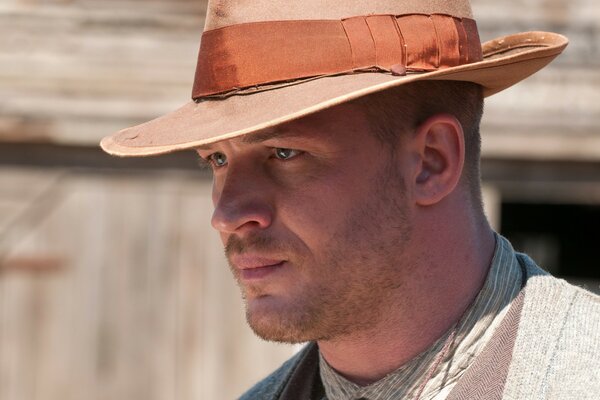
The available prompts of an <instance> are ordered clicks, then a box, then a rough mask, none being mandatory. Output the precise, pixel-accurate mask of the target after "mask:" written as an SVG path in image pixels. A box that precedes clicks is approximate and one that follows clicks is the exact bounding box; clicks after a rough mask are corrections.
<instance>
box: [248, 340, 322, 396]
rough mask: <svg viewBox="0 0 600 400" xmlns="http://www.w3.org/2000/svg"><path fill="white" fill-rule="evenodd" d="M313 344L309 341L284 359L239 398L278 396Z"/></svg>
mask: <svg viewBox="0 0 600 400" xmlns="http://www.w3.org/2000/svg"><path fill="white" fill-rule="evenodd" d="M313 346H315V344H314V343H310V344H308V345H306V346H304V348H302V350H300V351H299V352H298V353H296V354H294V356H292V357H291V358H289V359H288V360H287V361H285V362H284V363H283V364H282V365H281V366H280V367H279V368H277V369H276V370H275V371H273V372H272V373H271V374H270V375H268V376H267V377H266V378H264V379H262V380H261V381H259V382H258V383H256V384H255V385H254V386H253V387H251V388H250V389H249V390H248V391H247V392H245V393H244V394H243V395H242V396H241V397H240V400H259V399H260V400H275V399H277V398H279V396H280V395H281V392H282V391H283V389H284V388H285V385H286V384H287V382H288V381H289V379H290V376H291V375H292V373H293V372H294V371H295V369H296V367H297V366H298V364H299V363H300V361H301V360H302V359H303V358H304V357H305V355H306V354H307V353H308V352H309V351H310V350H311V349H312V348H313Z"/></svg>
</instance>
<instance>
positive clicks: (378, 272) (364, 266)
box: [226, 168, 412, 343]
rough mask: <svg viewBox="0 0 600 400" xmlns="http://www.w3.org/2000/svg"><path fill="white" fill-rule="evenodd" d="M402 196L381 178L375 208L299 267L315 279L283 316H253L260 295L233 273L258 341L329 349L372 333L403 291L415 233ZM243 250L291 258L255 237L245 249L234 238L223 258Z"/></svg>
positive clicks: (355, 212) (359, 213)
mask: <svg viewBox="0 0 600 400" xmlns="http://www.w3.org/2000/svg"><path fill="white" fill-rule="evenodd" d="M404 188H405V185H404V184H403V182H402V179H401V177H399V176H398V175H397V174H395V173H393V172H391V171H389V170H388V169H387V168H386V169H385V170H383V171H382V172H381V173H380V175H379V176H378V177H377V179H375V180H374V188H373V193H374V196H377V194H380V196H379V197H376V198H377V199H378V200H377V201H365V202H364V204H359V205H357V206H356V207H354V208H353V209H352V212H351V213H349V215H348V218H347V219H346V221H345V223H343V224H342V225H341V226H340V227H339V228H338V229H337V230H336V231H335V232H334V234H333V235H331V237H330V241H329V242H328V243H327V244H325V245H324V246H322V248H323V249H327V250H328V251H327V253H326V254H323V255H321V256H320V257H315V260H312V259H311V260H306V259H304V260H303V262H300V263H298V264H295V265H294V267H296V268H299V269H303V268H304V269H310V271H312V274H313V278H314V279H313V282H311V286H309V287H306V288H305V289H304V291H303V293H302V296H301V297H300V298H295V299H291V300H290V301H288V302H286V303H285V305H284V306H282V307H281V308H280V309H277V307H276V306H275V307H274V308H272V309H271V310H270V312H267V313H265V312H256V311H255V310H253V308H252V307H251V306H250V304H249V300H248V298H249V297H252V298H254V299H255V298H257V297H260V296H261V295H262V293H261V290H262V287H261V286H258V285H256V286H254V285H252V284H246V285H244V284H242V283H241V282H240V279H239V276H238V273H237V271H236V270H235V268H233V267H232V272H233V274H234V276H235V278H236V281H237V282H238V286H239V287H240V290H241V292H242V297H243V298H244V300H245V303H246V320H247V322H248V324H249V326H250V327H251V329H252V330H253V331H254V333H255V334H256V335H257V336H259V337H261V338H262V339H265V340H268V341H275V342H283V343H302V342H307V341H331V340H336V339H338V338H341V337H348V336H349V335H355V334H357V333H358V334H360V333H361V332H369V331H370V330H372V329H373V328H374V327H375V326H376V325H377V324H378V323H379V322H381V320H382V319H385V318H386V313H385V310H386V309H388V307H389V306H390V303H391V298H392V297H397V294H398V292H399V291H401V290H402V289H401V287H402V280H400V279H394V277H397V276H398V272H399V270H400V269H402V268H403V266H402V260H401V258H402V257H401V255H402V253H403V252H404V247H405V246H406V244H407V242H408V240H409V239H410V236H411V231H412V228H411V223H410V221H409V218H408V215H407V206H406V202H405V198H404V190H405V189H404ZM372 199H373V198H371V200H372ZM246 248H252V249H253V250H275V249H276V250H284V251H292V252H293V250H294V249H293V248H290V247H289V244H287V243H281V242H277V240H275V239H273V238H271V237H266V236H255V237H252V238H250V239H249V240H246V241H245V242H242V241H241V240H240V239H238V238H236V237H234V236H232V237H230V241H228V243H227V246H226V254H231V253H232V252H234V251H235V252H240V251H244V249H246ZM317 260H320V261H317ZM309 263H310V265H309ZM317 275H318V276H317Z"/></svg>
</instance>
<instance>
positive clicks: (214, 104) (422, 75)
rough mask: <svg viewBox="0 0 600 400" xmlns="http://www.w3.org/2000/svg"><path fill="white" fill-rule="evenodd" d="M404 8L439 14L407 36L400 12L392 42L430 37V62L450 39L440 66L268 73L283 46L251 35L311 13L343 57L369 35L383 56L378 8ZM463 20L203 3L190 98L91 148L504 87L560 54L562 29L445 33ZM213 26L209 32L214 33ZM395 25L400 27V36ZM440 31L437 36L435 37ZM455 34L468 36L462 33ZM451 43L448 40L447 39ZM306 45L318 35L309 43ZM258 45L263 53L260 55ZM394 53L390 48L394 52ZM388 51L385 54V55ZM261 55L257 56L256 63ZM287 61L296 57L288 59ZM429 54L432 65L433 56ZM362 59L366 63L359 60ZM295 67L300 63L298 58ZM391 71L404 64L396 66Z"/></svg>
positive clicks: (455, 14) (366, 7) (454, 8)
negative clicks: (214, 89)
mask: <svg viewBox="0 0 600 400" xmlns="http://www.w3.org/2000/svg"><path fill="white" fill-rule="evenodd" d="M410 15H430V17H429V18H430V19H431V20H432V21H433V20H435V19H437V20H438V21H441V22H439V24H437V25H436V23H435V21H433V22H434V24H433V25H432V27H431V28H429V23H426V25H427V29H428V30H426V34H425V35H421V34H419V35H415V34H414V32H413V29H414V27H415V26H417V27H421V28H422V27H423V26H424V25H423V20H422V19H419V18H409V19H406V21H408V20H410V23H408V24H407V23H404V26H403V27H401V28H402V29H401V31H400V32H399V33H398V35H399V37H400V40H401V41H403V40H406V41H405V42H403V43H401V45H402V46H405V47H406V48H410V47H411V43H412V42H410V41H411V40H413V39H412V38H411V35H412V36H427V35H429V36H430V38H429V39H430V41H432V40H436V41H437V46H438V49H437V50H435V51H437V52H438V56H437V57H438V59H437V62H438V64H439V63H440V60H441V59H442V58H443V57H442V55H441V52H442V51H441V50H440V49H442V47H441V46H446V47H448V46H450V47H451V46H458V47H461V52H462V53H461V54H460V55H454V59H452V57H450V58H447V59H445V61H444V62H446V63H449V65H437V66H436V65H434V66H433V67H435V68H429V69H428V70H427V69H424V70H422V71H421V70H419V68H418V67H419V64H417V65H416V67H417V68H413V69H412V70H411V69H410V66H409V68H408V69H409V73H408V74H406V75H404V76H397V75H402V74H392V73H390V72H391V71H390V70H391V68H389V62H388V64H386V66H385V67H379V66H378V67H377V68H363V69H361V68H354V69H352V68H350V69H349V70H341V71H337V70H336V69H335V68H333V69H332V71H333V72H332V73H324V74H317V76H310V75H309V76H303V74H304V73H305V72H306V71H308V72H307V73H311V71H313V70H312V69H308V70H306V71H305V70H303V69H300V70H298V71H296V70H295V68H296V67H297V66H296V65H292V66H291V67H290V66H289V65H287V62H286V63H282V64H281V65H277V64H276V63H274V65H273V66H272V69H273V71H269V70H268V68H269V63H268V61H269V59H270V58H269V57H268V56H270V55H272V56H273V57H274V58H273V59H276V58H277V57H279V59H281V60H286V56H287V55H286V54H285V49H284V52H283V53H281V54H277V53H278V52H279V51H280V50H279V48H280V47H282V46H279V45H277V46H275V47H274V48H273V47H271V48H269V47H268V46H267V47H264V46H263V47H262V48H261V47H260V46H259V43H260V42H263V41H266V42H268V41H269V40H270V39H272V36H271V37H269V34H270V32H277V34H278V35H279V34H281V33H283V35H281V36H283V38H282V39H280V41H281V40H283V41H284V42H282V43H286V42H285V40H289V41H290V43H293V41H294V40H296V42H304V38H302V37H295V36H294V35H289V37H286V35H285V34H286V33H288V32H299V33H298V35H301V34H303V33H304V32H308V33H309V34H312V33H313V32H315V31H319V29H320V28H321V26H325V25H318V23H319V21H338V22H339V21H342V25H341V28H339V27H338V26H337V25H335V24H334V25H331V24H329V23H328V24H327V27H328V28H327V29H329V28H330V27H332V28H331V29H329V30H330V33H329V36H327V38H328V39H331V38H333V39H335V40H338V37H337V36H339V35H338V33H339V32H343V33H344V34H345V35H346V37H347V39H348V41H349V42H348V43H349V44H348V45H349V46H350V47H351V50H352V57H353V61H356V58H360V57H362V54H363V53H364V49H365V48H366V47H369V46H370V45H369V43H371V42H369V40H371V41H372V44H373V45H374V46H375V47H377V46H379V47H378V48H376V49H375V53H377V52H379V54H383V53H382V49H384V50H385V51H386V52H389V51H391V50H389V48H390V45H389V44H390V42H391V39H389V37H388V36H389V35H387V32H392V31H391V29H393V25H390V24H389V22H388V20H386V19H385V18H379V17H378V16H397V17H400V18H399V19H398V21H405V19H403V18H404V16H410ZM431 15H436V16H449V17H450V20H443V19H439V18H437V17H431ZM472 18H473V15H472V12H471V7H470V3H469V2H468V1H465V0H458V1H449V0H445V1H433V0H423V1H422V0H410V1H398V0H377V1H370V2H369V1H348V2H339V1H320V0H307V1H304V2H286V3H283V2H273V1H265V0H252V1H250V0H241V1H223V0H212V1H209V4H208V9H207V15H206V22H205V29H204V34H203V38H204V39H205V41H206V43H205V46H207V44H208V42H209V39H208V38H209V36H210V35H211V34H212V35H213V39H214V38H215V37H216V39H214V40H213V41H214V43H213V44H212V46H213V47H211V49H212V50H213V52H212V54H210V57H209V55H208V53H207V52H206V51H205V52H204V53H203V51H202V50H203V49H202V44H201V51H200V54H199V63H198V68H197V71H196V76H195V78H196V81H195V85H194V93H195V94H194V97H195V98H196V100H197V101H198V100H200V101H198V102H195V101H191V102H189V103H187V104H185V105H184V106H183V107H181V108H180V109H178V110H175V111H173V112H171V113H168V114H166V115H164V116H161V117H159V118H156V119H154V120H152V121H148V122H146V123H144V124H141V125H137V126H134V127H131V128H128V129H124V130H122V131H119V132H117V133H115V134H113V135H110V136H107V137H106V138H104V139H103V140H102V142H101V146H102V148H103V149H104V150H105V151H107V152H108V153H110V154H113V155H118V156H149V155H156V154H163V153H169V152H172V151H178V150H185V149H192V148H194V147H197V146H200V145H203V144H207V143H213V142H216V141H219V140H225V139H230V138H234V137H237V136H240V135H244V134H248V133H252V132H256V131H258V130H261V129H264V128H269V127H273V126H276V125H278V124H281V123H285V122H287V121H291V120H293V119H296V118H300V117H302V116H305V115H308V114H310V113H314V112H318V111H320V110H323V109H325V108H327V107H331V106H335V105H337V104H341V103H343V102H346V101H349V100H351V99H354V98H357V97H360V96H364V95H368V94H371V93H375V92H378V91H381V90H386V89H389V88H392V87H396V86H400V85H402V84H406V83H409V82H413V81H417V80H425V79H446V80H465V81H471V82H475V83H478V84H480V85H482V86H483V87H484V94H485V95H491V94H493V93H496V92H498V91H501V90H504V89H506V88H507V87H510V86H511V85H513V84H515V83H517V82H519V81H520V80H522V79H525V78H526V77H527V76H529V75H531V74H533V73H535V72H536V71H538V70H539V69H541V68H543V67H544V66H545V65H547V64H548V63H549V62H551V61H552V60H553V59H554V58H555V57H556V56H557V55H558V54H560V53H561V52H562V50H563V49H564V48H565V47H566V45H567V43H568V41H567V39H566V38H565V37H563V36H561V35H558V34H555V33H547V32H530V33H519V34H515V35H508V36H506V37H503V38H498V39H495V40H493V41H490V42H488V43H484V44H483V45H481V44H480V43H479V37H478V34H477V28H476V26H475V25H474V21H473V24H472V25H473V26H474V32H473V28H471V25H469V26H467V28H466V31H467V32H466V34H465V32H462V31H465V28H464V27H463V28H460V27H459V28H457V30H458V31H459V32H458V33H456V34H455V36H456V38H449V37H447V33H446V32H451V31H452V24H451V21H454V22H456V21H460V20H472ZM290 21H291V23H292V25H286V28H285V30H283V31H281V30H280V31H276V30H275V31H270V30H269V29H271V27H276V26H281V24H283V23H287V24H290ZM348 21H349V22H348ZM369 21H371V22H373V26H370V22H369ZM311 24H312V25H311ZM315 24H317V25H315ZM309 25H310V26H309ZM313 25H314V26H315V27H316V28H315V27H313ZM400 25H402V23H400ZM249 26H251V27H253V28H256V27H260V29H258V30H256V29H255V30H254V31H251V30H248V27H249ZM290 26H292V27H296V26H298V27H299V28H298V29H297V30H296V31H294V30H291V29H288V27H290ZM365 26H366V28H365ZM457 26H458V25H457ZM265 27H266V29H265ZM448 27H450V28H448ZM441 28H443V29H441ZM340 29H341V30H340ZM419 29H420V28H419ZM444 29H445V30H444ZM461 30H462V31H461ZM469 30H470V31H471V32H469ZM216 32H219V33H218V34H216V35H215V33H216ZM222 32H226V34H222ZM232 32H233V34H232ZM235 32H241V33H238V36H243V37H242V38H241V39H240V38H239V37H238V38H237V39H238V40H237V42H236V40H233V39H235V37H234V36H235ZM252 32H254V35H255V37H254V38H250V39H252V40H255V41H254V42H252V41H250V42H244V40H247V39H248V38H247V37H246V36H248V37H250V36H251V35H249V33H252ZM374 32H375V33H374ZM403 32H404V33H406V34H403ZM228 35H229V36H228ZM368 35H370V38H368V39H369V40H367V39H365V38H367V36H368ZM440 35H444V36H442V37H440ZM265 36H266V37H265ZM405 36H406V38H405ZM323 37H325V36H323ZM465 38H466V39H468V40H466V41H465ZM474 38H475V39H476V42H477V49H476V50H477V51H474V50H473V49H471V51H470V53H476V52H479V58H478V59H473V57H471V59H470V60H467V58H468V56H467V55H465V54H468V53H469V51H465V49H464V48H463V47H464V46H466V45H470V46H473V43H474ZM319 39H320V38H319ZM333 39H332V40H333ZM419 40H425V44H424V45H423V46H424V47H426V46H430V45H431V43H429V44H428V43H427V37H425V38H424V39H423V38H419ZM456 41H458V42H457V44H456V43H454V42H456ZM322 42H323V43H324V42H325V41H322ZM442 42H443V43H442ZM315 43H321V42H318V41H317V42H315ZM332 43H333V42H332ZM335 43H337V44H336V46H338V47H339V49H338V50H339V53H340V54H341V53H343V51H342V50H343V49H342V48H343V46H344V44H343V43H344V42H341V43H342V44H339V43H338V42H335ZM365 43H366V45H365ZM448 43H449V44H448ZM348 45H346V46H348ZM228 46H229V47H228ZM235 46H238V47H235ZM314 46H316V45H313V47H314ZM365 46H366V47H365ZM419 46H421V43H417V44H415V43H412V47H413V48H416V47H419ZM283 47H286V46H283ZM305 47H306V46H305ZM305 47H302V46H300V47H293V46H291V48H293V49H294V50H296V51H300V52H303V51H309V50H310V46H309V49H308V50H307V49H306V48H305ZM430 47H431V46H430ZM239 49H242V50H244V52H246V51H247V52H248V53H249V56H248V57H247V58H244V57H241V58H239V57H238V53H239V51H238V50H239ZM261 49H263V51H265V52H267V53H266V54H260V51H261ZM340 49H342V50H340ZM355 50H356V51H355ZM430 50H431V49H430ZM252 51H255V52H258V54H253V53H252ZM369 51H372V50H369ZM394 51H396V52H397V50H394ZM407 51H408V50H407ZM450 53H452V52H450ZM432 54H433V53H432ZM303 55H304V57H299V60H298V61H297V63H298V64H302V60H303V59H306V58H310V57H306V56H310V53H306V54H303ZM389 56H390V55H389V54H388V58H389ZM236 57H238V58H236ZM346 57H347V54H346ZM374 57H377V56H374ZM394 57H395V56H394ZM398 57H399V58H401V57H404V59H403V60H400V61H402V62H404V63H405V66H406V63H408V62H409V61H410V60H408V59H407V58H409V57H412V55H409V54H408V53H405V54H404V55H402V56H398ZM425 57H427V56H425ZM444 57H446V56H444ZM448 57H449V56H448ZM456 57H460V62H458V61H457V60H456ZM324 58H325V57H324ZM430 58H431V57H430ZM263 60H264V61H265V63H264V64H261V61H263ZM448 60H450V61H448ZM388 61H389V60H388ZM293 62H296V61H294V60H292V63H293ZM337 62H338V57H337V56H334V57H330V58H329V59H327V60H326V61H325V64H326V65H325V67H326V68H325V70H324V71H326V72H327V71H329V67H330V65H329V64H328V63H337ZM365 62H367V61H365ZM432 62H433V63H434V64H435V62H436V61H435V60H434V61H432ZM202 63H204V66H205V67H204V68H201V66H202ZM315 63H316V64H317V68H316V69H315V70H314V71H317V72H319V71H321V69H319V68H322V67H323V66H322V65H319V60H313V64H315ZM346 64H347V63H346ZM346 64H343V63H340V65H343V66H347V65H346ZM206 65H208V67H206ZM357 65H362V64H360V63H359V64H356V62H355V63H354V67H356V66H357ZM365 65H370V64H369V62H367V64H365ZM301 66H302V67H303V68H304V67H305V66H304V65H301ZM287 67H290V68H291V69H292V72H293V73H296V75H294V74H291V75H290V74H289V72H290V71H283V72H282V71H279V69H281V68H287ZM313 67H314V66H313ZM313 67H311V68H313ZM351 67H352V66H351ZM220 68H221V69H220ZM344 68H345V67H344ZM344 68H342V69H344ZM238 70H239V71H238ZM257 70H258V72H259V74H258V75H260V76H261V79H262V80H260V79H254V78H255V75H253V74H255V73H256V72H257ZM397 70H405V69H404V68H403V67H402V66H400V68H397ZM246 72H247V73H246ZM277 72H280V75H277ZM199 73H200V74H199ZM244 73H246V75H244ZM271 73H273V74H274V75H273V77H274V78H273V79H272V81H270V80H269V79H270V78H271V75H270V74H271ZM315 73H316V72H315ZM261 74H262V75H261ZM286 74H287V75H286ZM239 76H242V77H243V76H248V77H252V78H253V79H254V80H252V79H247V80H244V79H240V81H239V82H238V81H235V80H232V81H231V82H232V83H231V85H230V86H227V85H225V86H224V87H225V89H227V90H226V94H227V95H226V96H219V95H220V94H221V93H217V96H215V97H214V98H212V97H211V96H202V95H201V96H197V93H196V89H197V88H196V84H197V82H201V81H204V82H207V81H208V80H209V79H212V83H214V84H217V85H224V84H225V83H226V82H225V81H226V80H227V79H229V78H231V77H236V78H237V77H239ZM265 76H266V78H265ZM288 77H291V79H283V80H280V78H288ZM265 79H266V80H265ZM256 82H258V84H256ZM243 84H249V85H250V86H249V87H237V86H236V85H243ZM232 89H233V90H232Z"/></svg>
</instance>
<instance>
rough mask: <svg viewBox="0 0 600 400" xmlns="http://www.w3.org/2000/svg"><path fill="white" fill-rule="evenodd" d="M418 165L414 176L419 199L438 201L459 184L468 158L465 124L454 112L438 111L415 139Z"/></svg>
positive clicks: (427, 202)
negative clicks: (443, 112) (444, 112)
mask: <svg viewBox="0 0 600 400" xmlns="http://www.w3.org/2000/svg"><path fill="white" fill-rule="evenodd" d="M411 142H412V143H411V148H412V149H411V150H412V151H413V152H414V153H413V154H414V156H415V161H416V164H415V165H414V166H415V167H416V168H415V169H414V170H413V174H414V176H413V177H412V179H413V182H412V184H413V185H414V196H415V202H416V203H417V204H418V205H421V206H429V205H433V204H436V203H438V202H439V201H441V200H442V199H443V198H444V197H446V196H447V195H448V194H450V193H451V192H452V191H453V190H454V189H455V188H456V185H457V184H458V182H459V180H460V177H461V174H462V169H463V165H464V160H465V139H464V134H463V129H462V125H461V124H460V122H459V121H458V120H457V119H456V117H454V116H453V115H450V114H436V115H434V116H432V117H430V118H429V119H427V120H426V121H425V122H423V123H422V124H421V125H420V126H419V127H418V128H417V132H416V135H415V136H414V137H413V138H412V140H411Z"/></svg>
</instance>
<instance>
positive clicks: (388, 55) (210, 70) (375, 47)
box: [192, 14, 482, 99]
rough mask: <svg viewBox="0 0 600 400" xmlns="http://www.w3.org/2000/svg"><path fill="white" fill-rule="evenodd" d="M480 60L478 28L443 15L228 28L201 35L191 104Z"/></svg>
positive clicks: (279, 23) (234, 26) (372, 16)
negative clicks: (325, 79) (282, 86)
mask: <svg viewBox="0 0 600 400" xmlns="http://www.w3.org/2000/svg"><path fill="white" fill-rule="evenodd" d="M481 59H482V53H481V43H480V41H479V34H478V32H477V25H476V23H475V21H474V20H472V19H469V18H456V17H452V16H449V15H443V14H431V15H424V14H409V15H402V16H394V15H368V16H358V17H351V18H346V19H342V20H298V21H292V20H290V21H265V22H253V23H245V24H239V25H230V26H226V27H223V28H218V29H213V30H210V31H206V32H204V34H203V35H202V42H201V45H200V53H199V55H198V64H197V67H196V76H195V81H194V88H193V91H192V98H194V99H199V98H202V97H207V96H213V95H223V94H227V93H230V92H234V91H238V90H240V89H245V88H251V87H256V86H260V85H268V84H274V83H280V82H288V81H293V80H297V79H304V78H311V77H319V76H326V75H336V74H344V73H352V72H357V71H369V70H373V71H392V72H394V71H396V72H397V71H401V72H400V73H404V71H409V72H421V71H434V70H437V69H442V68H448V67H453V66H457V65H462V64H468V63H472V62H477V61H481ZM392 67H394V68H392Z"/></svg>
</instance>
